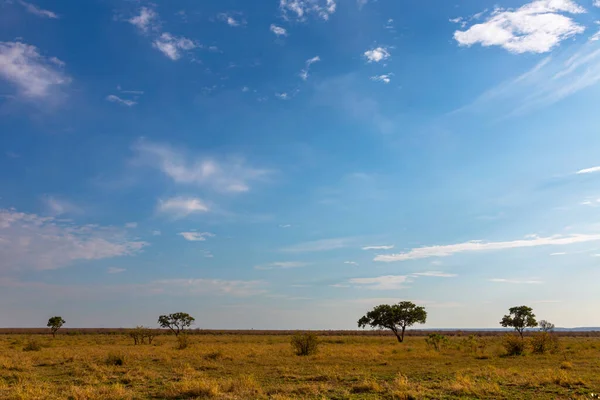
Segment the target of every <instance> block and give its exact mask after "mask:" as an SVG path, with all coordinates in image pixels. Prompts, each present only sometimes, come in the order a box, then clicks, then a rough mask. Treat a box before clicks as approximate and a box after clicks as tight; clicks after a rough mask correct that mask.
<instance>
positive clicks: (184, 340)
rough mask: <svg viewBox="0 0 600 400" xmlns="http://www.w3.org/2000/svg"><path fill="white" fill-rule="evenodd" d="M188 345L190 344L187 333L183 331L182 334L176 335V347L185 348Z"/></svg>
mask: <svg viewBox="0 0 600 400" xmlns="http://www.w3.org/2000/svg"><path fill="white" fill-rule="evenodd" d="M189 345H190V340H189V338H188V335H187V334H185V333H183V334H180V335H179V336H177V349H178V350H183V349H187V348H188V346H189Z"/></svg>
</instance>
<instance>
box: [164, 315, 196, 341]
mask: <svg viewBox="0 0 600 400" xmlns="http://www.w3.org/2000/svg"><path fill="white" fill-rule="evenodd" d="M195 320H196V319H195V318H194V317H192V316H191V315H190V314H188V313H182V312H178V313H174V314H169V315H161V316H160V317H158V324H159V325H160V326H161V328H169V329H170V330H171V332H173V333H174V334H175V336H179V334H180V333H181V332H183V331H184V330H185V328H189V327H190V326H192V324H193V323H194V321H195Z"/></svg>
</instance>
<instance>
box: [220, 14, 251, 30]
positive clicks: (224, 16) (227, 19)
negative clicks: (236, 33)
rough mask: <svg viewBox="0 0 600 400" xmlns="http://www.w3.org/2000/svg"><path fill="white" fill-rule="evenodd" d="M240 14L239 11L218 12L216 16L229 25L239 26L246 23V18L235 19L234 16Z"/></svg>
mask: <svg viewBox="0 0 600 400" xmlns="http://www.w3.org/2000/svg"><path fill="white" fill-rule="evenodd" d="M237 15H240V16H241V14H240V13H220V14H219V15H218V16H217V17H218V18H219V19H220V20H221V21H223V22H225V23H226V24H227V25H229V26H231V27H239V26H244V25H246V20H245V19H243V18H242V19H239V18H238V19H236V16H237Z"/></svg>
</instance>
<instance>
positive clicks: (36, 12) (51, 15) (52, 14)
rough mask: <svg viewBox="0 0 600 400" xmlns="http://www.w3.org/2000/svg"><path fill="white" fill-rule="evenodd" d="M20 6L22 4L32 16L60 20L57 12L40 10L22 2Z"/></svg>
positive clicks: (33, 5)
mask: <svg viewBox="0 0 600 400" xmlns="http://www.w3.org/2000/svg"><path fill="white" fill-rule="evenodd" d="M19 4H21V5H22V6H23V7H25V10H27V12H28V13H30V14H33V15H37V16H38V17H42V18H51V19H58V15H57V14H56V13H55V12H53V11H49V10H44V9H42V8H39V7H38V6H36V5H35V4H31V3H27V2H25V1H22V0H21V1H19Z"/></svg>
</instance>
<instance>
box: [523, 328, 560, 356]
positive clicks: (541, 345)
mask: <svg viewBox="0 0 600 400" xmlns="http://www.w3.org/2000/svg"><path fill="white" fill-rule="evenodd" d="M530 344H531V350H532V352H533V353H534V354H546V353H548V352H550V353H554V352H556V351H557V350H558V348H559V343H558V337H557V336H555V335H553V334H551V333H548V332H538V333H536V334H534V335H533V336H532V337H531V339H530Z"/></svg>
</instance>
